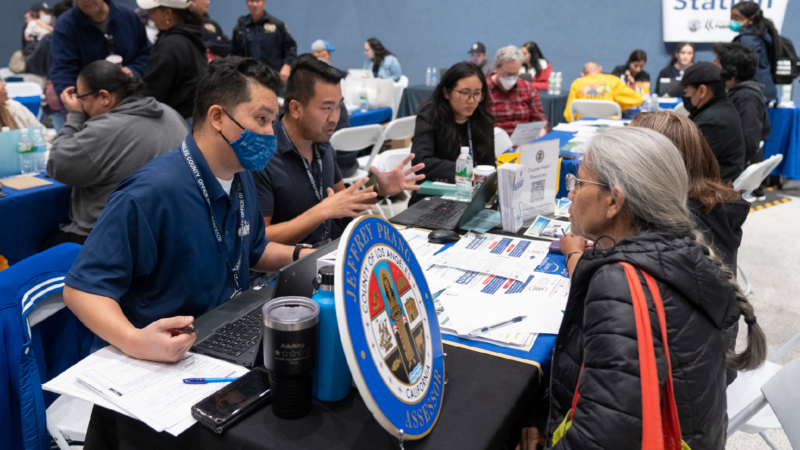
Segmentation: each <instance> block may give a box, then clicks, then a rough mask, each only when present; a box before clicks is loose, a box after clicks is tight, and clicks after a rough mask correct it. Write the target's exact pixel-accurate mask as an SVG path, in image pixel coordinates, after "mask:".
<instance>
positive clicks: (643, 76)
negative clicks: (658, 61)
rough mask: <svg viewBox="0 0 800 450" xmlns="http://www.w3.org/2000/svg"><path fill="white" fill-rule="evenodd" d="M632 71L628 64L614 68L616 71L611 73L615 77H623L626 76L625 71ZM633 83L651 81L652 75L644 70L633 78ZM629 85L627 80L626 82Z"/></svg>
mask: <svg viewBox="0 0 800 450" xmlns="http://www.w3.org/2000/svg"><path fill="white" fill-rule="evenodd" d="M626 70H630V67H629V66H628V65H627V64H623V65H621V66H617V67H614V70H613V71H611V75H614V76H615V77H622V75H625V71H626ZM633 81H650V74H649V73H647V72H645V71H644V70H642V71H641V72H639V73H637V74H636V76H635V77H633ZM625 82H626V83H627V80H626V81H625Z"/></svg>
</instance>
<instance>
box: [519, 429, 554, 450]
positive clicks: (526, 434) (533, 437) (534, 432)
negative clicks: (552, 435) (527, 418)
mask: <svg viewBox="0 0 800 450" xmlns="http://www.w3.org/2000/svg"><path fill="white" fill-rule="evenodd" d="M545 444H547V442H546V441H545V438H544V436H542V433H539V430H538V429H536V427H528V428H523V429H522V439H520V441H519V444H518V445H517V448H516V450H536V449H537V448H539V447H540V446H541V447H542V448H544V446H545Z"/></svg>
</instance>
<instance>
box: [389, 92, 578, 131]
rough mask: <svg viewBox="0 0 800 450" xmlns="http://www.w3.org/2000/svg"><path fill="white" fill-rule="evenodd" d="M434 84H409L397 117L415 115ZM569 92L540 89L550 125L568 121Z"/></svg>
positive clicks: (540, 95) (401, 100) (543, 107)
mask: <svg viewBox="0 0 800 450" xmlns="http://www.w3.org/2000/svg"><path fill="white" fill-rule="evenodd" d="M433 89H434V88H433V86H425V85H419V86H409V87H407V88H406V89H405V90H404V91H403V97H402V98H401V99H400V106H399V107H398V109H397V118H398V119H399V118H401V117H408V116H413V115H415V114H416V113H417V111H419V107H420V106H421V105H422V103H424V102H425V100H427V99H428V97H430V96H431V93H433ZM568 94H569V93H568V92H566V93H562V94H561V95H550V94H548V93H546V92H541V91H539V98H540V99H541V100H542V109H544V114H545V115H546V116H547V121H548V122H550V126H551V127H554V126H556V125H558V124H560V123H563V122H566V119H564V110H565V109H566V108H567V97H568Z"/></svg>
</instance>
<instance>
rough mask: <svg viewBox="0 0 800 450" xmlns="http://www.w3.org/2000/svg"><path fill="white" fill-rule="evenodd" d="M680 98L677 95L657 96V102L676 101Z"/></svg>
mask: <svg viewBox="0 0 800 450" xmlns="http://www.w3.org/2000/svg"><path fill="white" fill-rule="evenodd" d="M679 101H681V99H679V98H677V97H659V98H658V103H678V102H679Z"/></svg>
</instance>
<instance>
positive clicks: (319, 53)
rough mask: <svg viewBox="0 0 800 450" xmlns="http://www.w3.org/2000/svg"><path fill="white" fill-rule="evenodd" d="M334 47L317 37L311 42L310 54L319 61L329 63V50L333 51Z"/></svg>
mask: <svg viewBox="0 0 800 450" xmlns="http://www.w3.org/2000/svg"><path fill="white" fill-rule="evenodd" d="M335 50H336V47H334V46H332V45H331V44H330V42H328V41H326V40H324V39H317V40H316V41H314V42H313V43H312V44H311V54H312V55H314V56H316V57H317V58H318V59H319V60H320V61H324V62H326V63H328V64H330V63H331V52H333V51H335Z"/></svg>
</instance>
